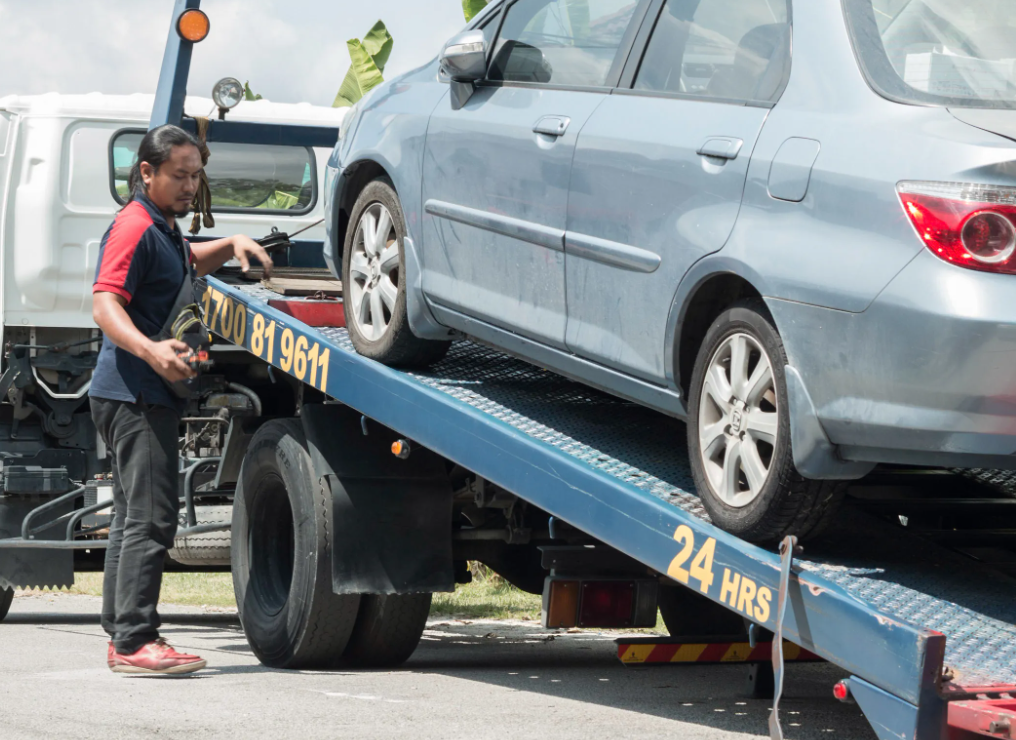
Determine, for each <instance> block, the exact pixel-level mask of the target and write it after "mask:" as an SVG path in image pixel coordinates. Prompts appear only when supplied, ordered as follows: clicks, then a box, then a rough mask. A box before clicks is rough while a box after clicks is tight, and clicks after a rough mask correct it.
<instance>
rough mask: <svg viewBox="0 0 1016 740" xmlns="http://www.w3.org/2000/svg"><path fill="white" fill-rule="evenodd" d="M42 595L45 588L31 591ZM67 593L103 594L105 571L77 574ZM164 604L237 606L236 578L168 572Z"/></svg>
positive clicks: (163, 598) (162, 596)
mask: <svg viewBox="0 0 1016 740" xmlns="http://www.w3.org/2000/svg"><path fill="white" fill-rule="evenodd" d="M26 593H34V594H41V593H46V592H45V591H38V590H30V591H27V592H26ZM66 593H70V594H85V595H87V596H102V573H75V574H74V585H73V586H71V587H70V588H69V589H67V591H66ZM159 601H160V602H161V603H163V604H179V605H181V606H210V607H227V608H235V607H236V599H234V598H233V577H232V576H231V575H230V574H229V573H166V574H164V575H163V576H162V595H161V597H160V599H159Z"/></svg>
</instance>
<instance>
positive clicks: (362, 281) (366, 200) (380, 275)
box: [342, 179, 450, 367]
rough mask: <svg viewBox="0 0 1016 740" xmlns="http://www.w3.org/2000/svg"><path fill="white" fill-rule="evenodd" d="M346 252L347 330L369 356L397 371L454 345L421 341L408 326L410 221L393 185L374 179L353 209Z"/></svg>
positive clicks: (428, 362)
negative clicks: (407, 242)
mask: <svg viewBox="0 0 1016 740" xmlns="http://www.w3.org/2000/svg"><path fill="white" fill-rule="evenodd" d="M349 223H350V228H349V229H348V230H347V232H346V241H345V246H344V249H343V253H342V286H343V295H344V300H345V306H346V326H347V328H348V329H349V338H350V340H351V341H352V342H353V347H355V348H356V351H357V352H359V353H360V354H361V355H363V356H364V357H369V358H371V359H372V360H377V361H378V362H381V363H383V364H385V365H391V366H394V367H425V366H427V365H431V364H433V363H435V362H437V361H438V360H440V359H441V358H442V357H444V355H445V353H446V352H447V351H448V347H449V346H450V343H449V342H443V341H432V340H427V339H420V338H418V337H416V336H414V335H413V332H412V330H411V329H410V327H409V316H408V312H407V302H406V284H407V281H406V256H405V253H404V249H403V247H404V240H405V235H406V227H405V220H404V218H403V214H402V206H401V204H400V203H399V198H398V195H397V194H396V193H395V189H394V188H393V187H392V185H391V183H390V182H389V181H388V180H385V179H380V180H374V181H373V182H371V183H370V184H368V185H367V187H366V188H364V189H363V192H362V193H360V197H359V198H357V200H356V204H355V205H354V206H353V213H352V216H351V218H350V221H349Z"/></svg>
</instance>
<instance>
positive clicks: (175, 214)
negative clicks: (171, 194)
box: [173, 207, 191, 218]
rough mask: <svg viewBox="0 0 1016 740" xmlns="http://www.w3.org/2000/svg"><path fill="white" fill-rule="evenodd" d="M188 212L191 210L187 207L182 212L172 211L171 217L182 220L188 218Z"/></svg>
mask: <svg viewBox="0 0 1016 740" xmlns="http://www.w3.org/2000/svg"><path fill="white" fill-rule="evenodd" d="M190 212H191V209H190V207H188V208H186V209H184V210H182V211H173V215H174V216H176V217H177V218H183V217H184V216H189V215H190Z"/></svg>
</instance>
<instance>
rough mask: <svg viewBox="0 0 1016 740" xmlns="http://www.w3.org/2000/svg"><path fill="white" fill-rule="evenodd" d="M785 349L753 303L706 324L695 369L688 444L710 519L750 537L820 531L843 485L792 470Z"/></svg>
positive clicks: (761, 309)
mask: <svg viewBox="0 0 1016 740" xmlns="http://www.w3.org/2000/svg"><path fill="white" fill-rule="evenodd" d="M786 365H787V355H786V351H785V350H784V348H783V342H782V340H781V339H780V335H779V333H778V332H777V331H776V327H775V325H774V323H773V321H772V318H771V317H770V315H769V312H768V310H767V309H766V307H765V304H764V303H762V302H761V301H759V300H749V301H744V302H741V303H738V304H735V305H734V306H733V307H731V308H730V309H728V310H726V311H724V312H723V313H722V314H721V315H720V316H719V317H718V318H717V319H716V320H715V321H714V322H713V324H712V326H711V327H710V328H709V331H708V332H707V333H706V337H705V340H704V341H703V342H702V346H701V348H700V349H699V353H698V357H697V358H696V360H695V368H694V371H693V372H692V380H691V394H690V396H689V401H688V403H689V433H688V447H689V455H690V458H691V465H692V473H693V475H694V478H695V485H696V486H697V488H698V491H699V495H700V496H701V497H702V503H703V505H704V506H705V508H706V510H707V511H708V512H709V515H710V517H711V518H712V520H713V522H714V523H716V524H717V525H718V526H720V527H721V528H723V529H725V530H727V531H728V532H731V533H733V534H736V535H737V536H739V537H743V538H745V539H749V540H753V541H758V542H768V541H773V540H778V539H780V538H781V537H783V536H785V535H788V534H794V535H797V536H798V537H799V538H802V539H803V538H806V537H809V536H813V535H815V534H817V533H818V532H819V531H821V529H822V528H824V526H825V525H826V524H827V523H828V520H829V518H830V515H831V513H832V511H833V509H834V508H835V506H836V504H837V503H838V501H839V499H840V497H841V496H842V492H843V488H844V487H843V484H842V483H839V482H835V481H810V480H807V479H805V478H804V477H802V476H801V475H800V474H799V473H798V472H797V470H796V468H795V467H794V460H793V450H792V449H791V440H790V413H789V409H788V404H787V386H786V380H785V376H784V368H785V367H786Z"/></svg>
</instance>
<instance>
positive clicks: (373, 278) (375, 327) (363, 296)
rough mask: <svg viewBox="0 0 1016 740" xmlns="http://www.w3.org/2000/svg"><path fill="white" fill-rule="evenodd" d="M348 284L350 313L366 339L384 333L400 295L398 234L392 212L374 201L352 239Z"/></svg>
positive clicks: (379, 336)
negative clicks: (349, 283)
mask: <svg viewBox="0 0 1016 740" xmlns="http://www.w3.org/2000/svg"><path fill="white" fill-rule="evenodd" d="M349 279H350V282H351V283H352V285H350V286H348V291H349V299H350V308H351V309H352V311H350V315H349V316H347V320H348V319H350V318H351V319H352V320H353V321H354V322H356V328H357V330H358V331H359V333H360V335H361V336H363V338H364V339H366V340H368V341H372V342H376V341H377V340H379V339H381V337H383V336H384V335H385V332H387V331H388V327H389V326H390V325H391V322H392V315H393V313H394V312H395V301H396V299H397V298H398V295H399V236H398V233H397V232H396V230H395V222H394V220H393V219H392V215H391V213H389V211H388V209H387V208H385V207H384V205H382V204H381V203H372V204H371V205H370V206H368V207H367V209H366V210H365V211H364V212H363V215H362V216H361V217H360V223H359V224H358V225H357V227H356V236H355V237H354V238H353V253H352V255H351V256H350V262H349Z"/></svg>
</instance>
